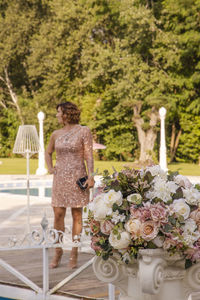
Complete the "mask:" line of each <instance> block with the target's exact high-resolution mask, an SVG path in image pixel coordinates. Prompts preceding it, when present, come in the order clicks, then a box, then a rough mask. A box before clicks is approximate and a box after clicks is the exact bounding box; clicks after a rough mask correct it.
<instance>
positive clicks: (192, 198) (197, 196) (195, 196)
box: [183, 188, 200, 205]
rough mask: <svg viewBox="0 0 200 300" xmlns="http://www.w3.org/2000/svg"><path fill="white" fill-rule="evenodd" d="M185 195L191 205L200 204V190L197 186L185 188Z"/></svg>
mask: <svg viewBox="0 0 200 300" xmlns="http://www.w3.org/2000/svg"><path fill="white" fill-rule="evenodd" d="M183 195H184V197H185V201H186V202H187V203H188V204H190V205H198V204H199V203H200V192H199V191H198V190H197V189H195V188H190V189H184V190H183Z"/></svg>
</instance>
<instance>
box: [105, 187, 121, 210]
mask: <svg viewBox="0 0 200 300" xmlns="http://www.w3.org/2000/svg"><path fill="white" fill-rule="evenodd" d="M122 200H123V198H122V193H121V192H120V191H118V192H115V191H114V190H110V191H109V192H108V193H105V194H104V201H106V203H107V205H108V206H110V207H111V206H112V205H113V204H114V203H116V204H117V205H119V206H120V205H122Z"/></svg>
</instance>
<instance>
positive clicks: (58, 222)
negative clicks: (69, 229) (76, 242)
mask: <svg viewBox="0 0 200 300" xmlns="http://www.w3.org/2000/svg"><path fill="white" fill-rule="evenodd" d="M53 211H54V229H56V230H60V231H63V232H64V231H65V221H64V219H65V214H66V208H65V207H53ZM62 254H63V250H62V248H56V249H55V255H54V257H53V260H52V262H51V264H50V267H51V268H57V267H58V265H59V263H60V260H61V257H62Z"/></svg>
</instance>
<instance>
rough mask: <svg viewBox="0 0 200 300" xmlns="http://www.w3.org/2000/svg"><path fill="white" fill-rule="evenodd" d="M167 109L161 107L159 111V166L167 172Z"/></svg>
mask: <svg viewBox="0 0 200 300" xmlns="http://www.w3.org/2000/svg"><path fill="white" fill-rule="evenodd" d="M166 112H167V111H166V109H165V108H164V107H161V108H160V109H159V115H160V160H159V164H160V167H161V169H163V170H164V171H167V170H168V169H167V154H166V143H165V116H166Z"/></svg>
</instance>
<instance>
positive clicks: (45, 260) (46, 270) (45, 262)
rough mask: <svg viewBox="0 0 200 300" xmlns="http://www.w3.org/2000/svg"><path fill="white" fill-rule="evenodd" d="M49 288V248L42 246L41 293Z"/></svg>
mask: <svg viewBox="0 0 200 300" xmlns="http://www.w3.org/2000/svg"><path fill="white" fill-rule="evenodd" d="M48 290H49V249H48V248H45V247H44V248H43V295H44V299H45V296H46V293H47V292H48Z"/></svg>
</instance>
